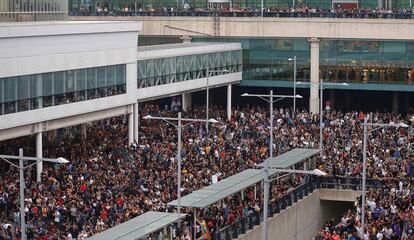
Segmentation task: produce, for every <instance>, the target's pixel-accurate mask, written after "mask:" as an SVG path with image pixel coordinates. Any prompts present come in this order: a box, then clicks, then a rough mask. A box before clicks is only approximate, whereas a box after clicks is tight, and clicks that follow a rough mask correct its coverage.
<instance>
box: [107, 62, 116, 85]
mask: <svg viewBox="0 0 414 240" xmlns="http://www.w3.org/2000/svg"><path fill="white" fill-rule="evenodd" d="M116 70H117V66H116V65H113V66H108V69H107V71H108V74H107V75H108V78H107V86H115V85H117V83H116Z"/></svg>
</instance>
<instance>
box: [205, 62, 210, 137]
mask: <svg viewBox="0 0 414 240" xmlns="http://www.w3.org/2000/svg"><path fill="white" fill-rule="evenodd" d="M209 78H210V69H209V68H208V67H207V93H206V120H208V111H209V102H210V99H209V98H210V93H209V92H210V91H209V90H210V89H209V87H210V86H209ZM207 136H208V121H206V137H207Z"/></svg>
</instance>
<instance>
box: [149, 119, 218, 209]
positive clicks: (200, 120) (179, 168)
mask: <svg viewBox="0 0 414 240" xmlns="http://www.w3.org/2000/svg"><path fill="white" fill-rule="evenodd" d="M143 119H154V120H162V121H164V122H166V123H168V124H170V125H172V126H174V127H175V128H177V132H178V159H177V165H178V166H177V178H178V179H177V181H178V184H177V212H178V214H180V212H181V148H182V147H181V144H182V141H181V131H182V128H183V127H186V126H188V125H189V124H191V123H194V122H208V123H218V121H217V120H215V119H208V120H206V119H191V118H182V117H181V112H179V113H178V118H171V117H153V116H151V115H147V116H145V117H143ZM171 121H178V124H177V125H176V124H174V123H173V122H171ZM182 122H189V123H187V124H185V125H184V126H183V125H182Z"/></svg>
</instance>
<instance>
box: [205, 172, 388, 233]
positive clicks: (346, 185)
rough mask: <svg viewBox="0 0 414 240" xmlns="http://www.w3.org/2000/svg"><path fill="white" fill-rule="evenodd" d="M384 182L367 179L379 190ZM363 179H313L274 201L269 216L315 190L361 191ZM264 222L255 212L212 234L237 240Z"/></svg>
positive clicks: (260, 214)
mask: <svg viewBox="0 0 414 240" xmlns="http://www.w3.org/2000/svg"><path fill="white" fill-rule="evenodd" d="M382 184H383V183H382V181H380V180H374V179H367V187H372V188H379V187H381V186H382ZM361 188H362V179H361V178H351V177H333V176H331V177H311V178H310V179H309V181H307V182H304V183H303V184H301V185H299V186H298V187H296V188H295V189H294V190H293V191H291V192H288V193H287V194H285V195H284V196H283V197H281V198H279V199H277V200H273V201H271V202H270V203H269V216H268V217H273V216H274V215H275V214H278V213H280V212H281V211H282V210H284V209H286V208H288V207H290V206H292V205H293V204H294V203H295V202H297V201H299V200H300V199H302V198H305V197H307V196H308V195H309V194H310V193H313V191H314V190H315V189H351V190H361ZM262 221H263V212H262V211H261V212H260V213H259V212H257V211H254V212H252V213H250V214H249V215H247V216H245V217H243V218H241V219H238V220H236V221H235V222H234V223H232V224H230V225H227V226H225V227H223V228H221V229H219V230H217V231H215V232H214V233H213V234H212V239H214V240H231V239H236V238H238V237H239V235H241V234H245V233H246V231H248V230H251V229H253V227H254V226H256V225H260V223H261V222H262Z"/></svg>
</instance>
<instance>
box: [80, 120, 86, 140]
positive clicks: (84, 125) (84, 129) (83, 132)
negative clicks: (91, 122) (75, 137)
mask: <svg viewBox="0 0 414 240" xmlns="http://www.w3.org/2000/svg"><path fill="white" fill-rule="evenodd" d="M81 128H82V129H81V131H82V139H86V137H87V125H86V123H82V125H81Z"/></svg>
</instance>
